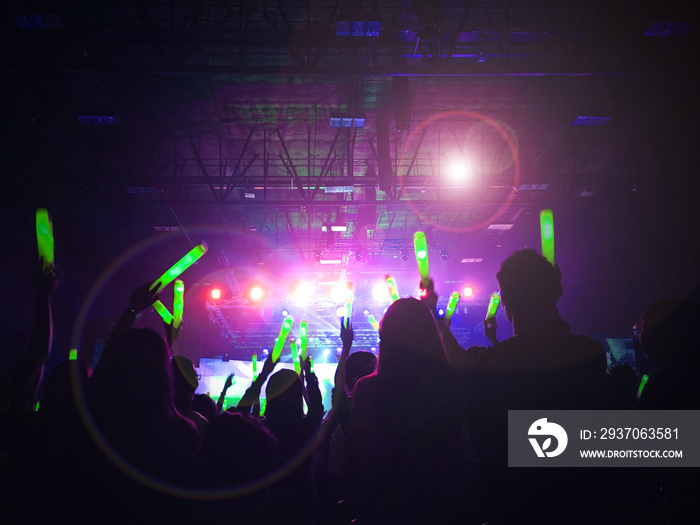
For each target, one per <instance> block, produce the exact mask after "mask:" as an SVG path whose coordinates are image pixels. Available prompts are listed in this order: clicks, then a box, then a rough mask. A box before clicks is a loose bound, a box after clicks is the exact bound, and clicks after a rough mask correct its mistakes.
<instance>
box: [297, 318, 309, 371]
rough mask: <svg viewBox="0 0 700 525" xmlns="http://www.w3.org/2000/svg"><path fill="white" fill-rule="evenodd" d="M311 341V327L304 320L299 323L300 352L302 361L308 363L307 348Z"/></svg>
mask: <svg viewBox="0 0 700 525" xmlns="http://www.w3.org/2000/svg"><path fill="white" fill-rule="evenodd" d="M308 340H309V326H308V324H307V322H306V321H305V320H304V319H302V321H301V322H300V323H299V350H300V351H301V360H302V361H306V346H307V343H308Z"/></svg>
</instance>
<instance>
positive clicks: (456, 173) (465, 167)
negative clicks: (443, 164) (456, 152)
mask: <svg viewBox="0 0 700 525" xmlns="http://www.w3.org/2000/svg"><path fill="white" fill-rule="evenodd" d="M447 173H448V175H449V177H450V179H452V180H453V181H455V182H464V181H466V180H468V179H469V178H470V177H471V175H472V169H471V166H469V164H468V163H466V162H465V161H464V160H453V161H452V162H450V164H449V166H448V168H447Z"/></svg>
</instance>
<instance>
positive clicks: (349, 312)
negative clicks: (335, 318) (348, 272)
mask: <svg viewBox="0 0 700 525" xmlns="http://www.w3.org/2000/svg"><path fill="white" fill-rule="evenodd" d="M354 296H355V285H354V284H352V283H348V298H347V299H346V301H345V328H347V327H348V324H349V323H350V317H352V300H353V298H354Z"/></svg>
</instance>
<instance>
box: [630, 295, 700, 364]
mask: <svg viewBox="0 0 700 525" xmlns="http://www.w3.org/2000/svg"><path fill="white" fill-rule="evenodd" d="M698 327H700V305H698V304H697V303H695V302H692V301H687V300H679V299H661V300H659V301H655V302H654V303H652V304H651V305H649V307H648V308H647V309H646V310H645V311H644V314H642V318H641V319H640V321H639V323H638V332H639V341H640V343H641V345H642V350H643V351H644V353H645V354H646V356H647V357H648V358H649V359H650V360H651V361H653V362H654V363H655V364H657V365H658V366H673V367H676V368H684V367H690V368H692V369H693V370H694V369H695V367H696V366H697V364H698V358H699V356H698V351H700V348H699V347H700V330H698Z"/></svg>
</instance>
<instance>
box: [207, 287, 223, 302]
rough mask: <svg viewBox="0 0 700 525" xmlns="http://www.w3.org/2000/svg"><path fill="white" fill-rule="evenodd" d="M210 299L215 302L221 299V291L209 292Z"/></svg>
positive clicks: (216, 289) (217, 289)
mask: <svg viewBox="0 0 700 525" xmlns="http://www.w3.org/2000/svg"><path fill="white" fill-rule="evenodd" d="M209 297H211V298H212V299H214V300H218V299H221V289H220V288H212V289H211V290H209Z"/></svg>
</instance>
